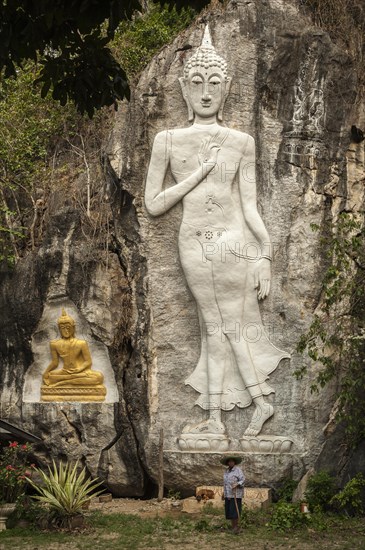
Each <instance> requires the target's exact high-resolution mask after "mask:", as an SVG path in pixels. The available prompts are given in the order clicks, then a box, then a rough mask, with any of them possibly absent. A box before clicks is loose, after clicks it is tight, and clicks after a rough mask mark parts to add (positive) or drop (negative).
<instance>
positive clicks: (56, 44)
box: [0, 0, 208, 117]
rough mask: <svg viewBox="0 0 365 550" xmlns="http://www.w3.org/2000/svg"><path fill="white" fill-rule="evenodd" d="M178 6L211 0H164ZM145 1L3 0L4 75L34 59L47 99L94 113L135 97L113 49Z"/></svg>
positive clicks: (0, 55) (0, 69)
mask: <svg viewBox="0 0 365 550" xmlns="http://www.w3.org/2000/svg"><path fill="white" fill-rule="evenodd" d="M159 3H160V4H161V5H164V4H167V5H169V6H170V8H172V7H173V6H174V5H176V7H177V9H179V10H180V9H181V8H182V7H186V6H189V5H190V6H193V7H196V8H197V9H200V8H202V7H203V6H204V5H206V4H207V3H208V1H207V0H198V1H195V2H194V1H191V0H190V1H188V0H176V2H173V1H172V0H160V1H159ZM142 4H144V5H147V2H143V1H142V0H141V1H139V0H128V1H126V0H37V2H30V1H28V0H1V1H0V74H1V75H2V77H3V78H5V79H6V78H9V77H10V76H14V77H15V76H16V75H17V68H18V67H21V66H22V65H23V64H24V62H25V61H27V60H29V59H31V60H33V61H35V62H39V63H40V64H41V67H42V68H41V71H40V73H39V75H38V78H37V81H38V82H39V83H41V84H42V88H41V94H42V97H45V96H46V95H47V93H48V91H49V90H50V89H51V90H52V96H53V98H54V99H56V100H57V101H59V102H60V104H61V105H65V104H66V103H67V101H72V102H74V103H75V105H76V107H77V109H78V111H79V112H80V113H82V114H83V113H87V114H88V115H89V117H92V116H93V114H94V111H95V109H100V108H101V107H103V106H110V105H114V106H115V107H116V106H117V101H118V100H121V99H123V98H124V97H126V98H129V86H128V81H127V75H126V72H125V70H124V68H123V67H122V66H121V65H120V64H119V63H118V61H117V60H116V59H115V57H114V56H113V54H112V52H111V49H110V47H109V44H110V41H111V40H112V39H113V37H114V35H115V31H116V29H117V28H118V25H119V24H120V23H121V22H122V21H128V20H131V19H132V17H133V15H134V13H135V12H136V11H138V10H142V8H143V6H142Z"/></svg>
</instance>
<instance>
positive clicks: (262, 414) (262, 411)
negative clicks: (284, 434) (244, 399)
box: [244, 403, 274, 436]
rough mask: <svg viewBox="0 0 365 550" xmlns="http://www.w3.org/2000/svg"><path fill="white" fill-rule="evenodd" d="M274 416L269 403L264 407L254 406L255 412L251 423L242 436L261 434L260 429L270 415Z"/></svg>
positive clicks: (272, 408)
mask: <svg viewBox="0 0 365 550" xmlns="http://www.w3.org/2000/svg"><path fill="white" fill-rule="evenodd" d="M273 414H274V407H273V406H272V405H270V403H265V404H264V405H256V410H255V412H254V413H253V417H252V419H251V422H250V424H249V426H248V428H247V430H246V431H245V433H244V435H253V436H255V435H258V434H259V433H260V432H261V428H262V426H263V425H264V423H265V422H266V420H268V419H269V418H270V417H271V416H272V415H273Z"/></svg>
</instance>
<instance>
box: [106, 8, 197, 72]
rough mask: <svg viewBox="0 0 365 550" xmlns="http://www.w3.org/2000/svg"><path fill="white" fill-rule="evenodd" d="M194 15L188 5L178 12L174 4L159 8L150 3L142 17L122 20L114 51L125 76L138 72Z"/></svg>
mask: <svg viewBox="0 0 365 550" xmlns="http://www.w3.org/2000/svg"><path fill="white" fill-rule="evenodd" d="M194 15H195V11H194V10H193V9H192V8H190V7H187V8H183V9H182V10H181V11H180V12H178V11H177V10H176V8H175V7H173V8H172V9H168V7H167V6H165V7H163V8H161V7H160V6H159V5H157V4H153V3H151V4H150V8H149V10H148V12H147V13H146V14H144V15H143V16H139V17H135V19H134V20H133V21H132V22H127V21H123V22H122V23H121V24H120V25H119V27H118V28H117V30H116V33H115V38H114V41H113V50H114V53H115V56H116V57H117V58H118V59H120V61H121V64H122V65H123V67H124V68H125V70H126V73H127V75H128V77H132V76H134V75H135V74H137V73H139V72H140V71H141V70H142V69H143V68H144V67H145V66H146V65H147V63H148V62H149V61H150V60H151V59H152V57H153V55H154V54H155V53H156V52H157V51H158V50H159V49H160V48H161V47H162V46H164V45H165V44H168V43H169V42H171V40H173V38H175V36H176V35H177V34H178V33H179V32H180V31H181V30H183V29H185V28H186V27H187V26H188V25H189V24H190V23H191V21H192V19H193V17H194Z"/></svg>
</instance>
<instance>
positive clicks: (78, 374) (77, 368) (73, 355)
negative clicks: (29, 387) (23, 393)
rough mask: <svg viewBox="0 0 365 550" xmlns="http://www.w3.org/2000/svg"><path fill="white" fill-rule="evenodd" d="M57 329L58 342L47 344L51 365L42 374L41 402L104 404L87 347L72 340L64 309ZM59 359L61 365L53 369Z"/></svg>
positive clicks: (70, 321) (69, 319)
mask: <svg viewBox="0 0 365 550" xmlns="http://www.w3.org/2000/svg"><path fill="white" fill-rule="evenodd" d="M58 328H59V331H60V334H61V338H60V339H58V340H52V341H51V343H50V347H51V356H52V361H51V362H50V364H49V365H48V367H47V369H46V370H45V372H44V374H43V385H42V386H41V398H42V401H104V400H105V395H106V388H105V386H104V384H103V382H104V376H103V374H102V373H101V372H99V371H95V370H92V369H91V365H92V361H91V355H90V351H89V346H88V344H87V342H86V341H85V340H78V339H77V338H75V321H74V320H73V319H72V317H70V316H69V315H67V313H66V311H65V310H64V309H63V310H62V315H61V317H60V318H59V319H58ZM60 359H61V361H62V363H63V365H62V368H61V369H57V367H58V365H59V361H60Z"/></svg>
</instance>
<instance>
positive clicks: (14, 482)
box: [0, 441, 34, 504]
mask: <svg viewBox="0 0 365 550" xmlns="http://www.w3.org/2000/svg"><path fill="white" fill-rule="evenodd" d="M31 448H32V446H31V445H30V444H29V443H25V444H24V445H20V444H19V443H18V442H17V441H13V442H10V443H9V445H8V447H6V448H5V449H4V450H3V452H2V454H1V456H0V504H1V503H9V502H16V501H17V499H18V498H19V497H20V496H21V495H22V494H23V493H24V491H25V486H26V482H27V477H26V476H30V468H32V467H33V466H34V465H33V464H32V465H31V466H27V458H28V454H29V452H30V450H31Z"/></svg>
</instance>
